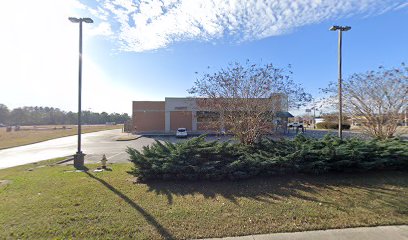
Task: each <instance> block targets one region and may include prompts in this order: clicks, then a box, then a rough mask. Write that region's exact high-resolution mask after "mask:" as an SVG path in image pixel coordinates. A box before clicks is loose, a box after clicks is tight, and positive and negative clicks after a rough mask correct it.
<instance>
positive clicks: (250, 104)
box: [188, 61, 311, 144]
mask: <svg viewBox="0 0 408 240" xmlns="http://www.w3.org/2000/svg"><path fill="white" fill-rule="evenodd" d="M290 74H292V72H291V71H289V70H287V69H283V68H277V67H274V66H273V65H272V64H265V65H263V66H258V65H257V64H251V63H250V62H249V61H247V62H246V64H244V65H242V64H240V63H233V64H229V65H228V66H227V68H223V69H221V70H220V71H218V72H215V73H212V74H210V73H206V74H204V75H203V76H201V77H199V78H197V80H196V81H195V83H194V87H193V88H191V89H190V90H188V91H189V93H190V94H193V95H195V97H197V98H198V99H197V106H198V109H200V111H199V112H198V114H200V113H201V115H202V118H204V119H205V120H204V121H205V122H206V124H207V125H208V126H207V128H212V129H220V130H221V131H225V130H226V131H229V132H231V133H233V134H234V135H235V137H236V138H238V139H239V140H240V142H242V143H245V144H252V143H254V142H255V141H256V140H258V139H259V138H260V137H261V136H262V135H264V134H270V133H271V132H272V130H273V118H274V117H275V114H276V113H277V112H278V111H287V109H288V106H291V107H298V106H299V105H301V104H302V103H303V102H304V101H305V100H306V101H307V100H309V101H310V98H311V97H310V95H309V94H306V93H305V92H304V91H303V88H302V87H301V86H300V85H298V84H295V83H294V82H293V80H292V79H291V77H290ZM198 119H200V116H198Z"/></svg>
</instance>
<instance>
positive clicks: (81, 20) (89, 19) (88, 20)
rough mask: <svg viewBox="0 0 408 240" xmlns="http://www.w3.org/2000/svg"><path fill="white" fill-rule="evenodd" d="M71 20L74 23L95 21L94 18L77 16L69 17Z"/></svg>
mask: <svg viewBox="0 0 408 240" xmlns="http://www.w3.org/2000/svg"><path fill="white" fill-rule="evenodd" d="M68 19H69V21H71V22H73V23H79V22H86V23H93V20H92V18H76V17H69V18H68Z"/></svg>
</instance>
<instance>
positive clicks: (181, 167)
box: [127, 135, 408, 180]
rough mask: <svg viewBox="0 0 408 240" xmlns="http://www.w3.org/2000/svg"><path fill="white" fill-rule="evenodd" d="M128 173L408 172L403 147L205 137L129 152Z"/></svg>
mask: <svg viewBox="0 0 408 240" xmlns="http://www.w3.org/2000/svg"><path fill="white" fill-rule="evenodd" d="M127 152H128V153H129V155H130V160H131V161H132V162H133V163H134V165H135V167H134V169H133V170H132V171H133V173H134V174H135V175H136V176H137V177H139V179H141V180H149V179H163V180H167V179H176V180H201V179H206V180H221V179H244V178H249V177H254V176H271V175H276V174H285V173H289V172H304V173H314V174H319V173H325V172H330V171H341V172H356V171H369V170H383V169H399V170H406V169H408V142H404V141H402V140H398V139H393V140H370V141H365V140H360V139H347V140H343V141H342V140H340V139H339V138H337V137H334V136H331V135H326V136H325V137H324V138H322V139H313V138H306V137H304V136H303V135H299V136H297V137H296V138H295V139H294V140H280V141H273V140H270V139H263V140H262V141H260V142H259V143H257V144H255V145H253V146H245V145H241V144H233V143H230V142H224V143H221V142H218V141H213V142H207V141H205V136H200V137H197V138H192V139H190V140H187V141H185V142H181V143H169V142H165V143H161V142H159V141H156V143H154V144H153V145H152V146H146V147H144V148H143V150H142V151H141V152H139V151H137V150H135V149H133V148H128V149H127Z"/></svg>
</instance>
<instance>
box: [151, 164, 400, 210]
mask: <svg viewBox="0 0 408 240" xmlns="http://www.w3.org/2000/svg"><path fill="white" fill-rule="evenodd" d="M405 174H406V173H403V172H388V171H387V172H371V173H370V172H369V173H330V174H325V175H306V174H291V175H282V176H273V177H257V178H253V179H247V180H240V181H228V180H225V181H217V182H216V181H195V182H188V181H149V182H146V183H143V184H146V185H147V186H148V190H147V191H149V192H154V193H156V194H158V195H165V196H166V197H167V202H168V204H169V205H171V204H173V202H174V196H188V195H202V196H204V197H205V198H208V199H213V198H216V197H217V196H222V197H224V198H226V199H228V200H229V201H231V202H232V203H234V204H237V205H239V201H238V199H240V198H247V199H253V200H256V201H261V202H267V203H271V204H274V203H278V202H279V201H283V200H287V199H288V198H297V199H302V200H304V201H311V202H318V203H323V204H327V205H332V206H336V207H337V208H338V209H339V210H342V209H341V207H340V206H339V203H337V202H335V201H325V200H323V199H325V198H324V196H322V195H321V194H322V192H324V191H337V192H338V194H347V193H346V192H344V191H343V190H341V189H342V188H343V187H352V188H359V189H361V190H363V191H365V192H370V193H381V194H387V195H395V194H398V191H397V189H395V188H385V187H384V184H392V185H396V186H399V187H408V180H405V181H401V177H402V176H405ZM389 204H395V203H394V202H389ZM407 210H408V209H407Z"/></svg>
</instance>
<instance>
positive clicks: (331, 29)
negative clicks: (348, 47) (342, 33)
mask: <svg viewBox="0 0 408 240" xmlns="http://www.w3.org/2000/svg"><path fill="white" fill-rule="evenodd" d="M338 29H339V26H331V27H330V29H329V30H330V31H337V30H338Z"/></svg>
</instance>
